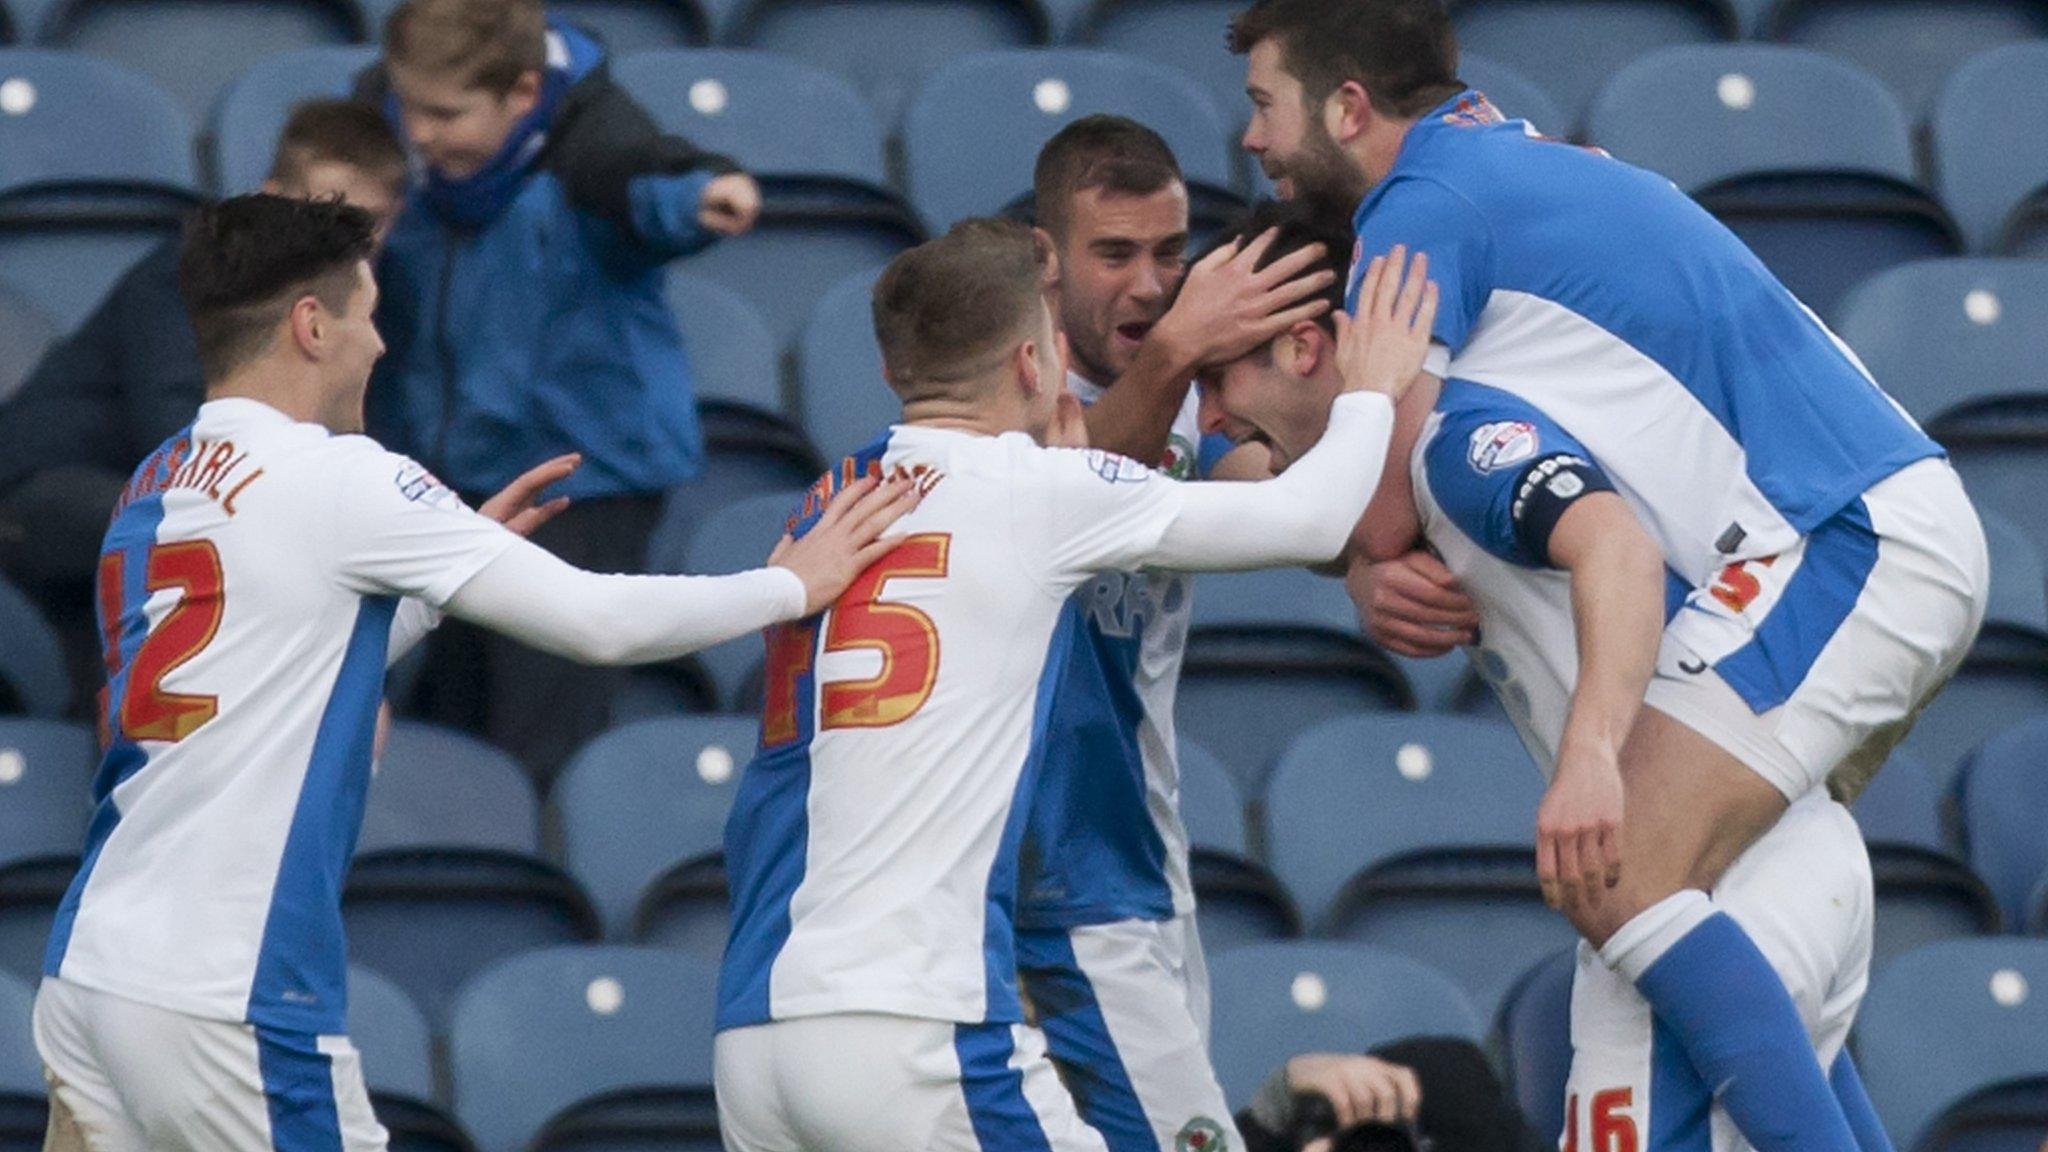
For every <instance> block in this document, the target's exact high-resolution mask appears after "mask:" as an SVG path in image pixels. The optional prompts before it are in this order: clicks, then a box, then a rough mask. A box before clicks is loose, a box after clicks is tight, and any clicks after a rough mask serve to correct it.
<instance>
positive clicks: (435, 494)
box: [392, 460, 455, 504]
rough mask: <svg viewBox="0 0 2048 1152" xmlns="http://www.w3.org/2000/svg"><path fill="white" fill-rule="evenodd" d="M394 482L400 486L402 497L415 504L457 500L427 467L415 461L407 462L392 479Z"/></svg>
mask: <svg viewBox="0 0 2048 1152" xmlns="http://www.w3.org/2000/svg"><path fill="white" fill-rule="evenodd" d="M392 482H393V483H395V484H397V485H398V494H399V495H400V496H403V497H405V498H406V499H407V500H410V501H412V502H413V503H415V504H418V503H421V502H423V501H424V502H426V503H429V504H439V503H441V502H442V501H444V500H453V499H454V498H455V493H453V492H451V491H449V490H448V486H447V485H445V484H443V483H441V481H440V479H439V478H438V477H436V476H435V475H434V474H433V473H432V472H429V471H427V468H426V465H424V464H421V463H419V462H418V461H415V460H407V461H406V462H405V465H404V466H403V467H401V468H400V469H399V470H398V475H397V476H394V477H392Z"/></svg>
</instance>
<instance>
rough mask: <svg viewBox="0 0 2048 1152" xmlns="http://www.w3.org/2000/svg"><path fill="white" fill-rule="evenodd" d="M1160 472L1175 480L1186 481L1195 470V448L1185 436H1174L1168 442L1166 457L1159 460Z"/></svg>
mask: <svg viewBox="0 0 2048 1152" xmlns="http://www.w3.org/2000/svg"><path fill="white" fill-rule="evenodd" d="M1159 470H1160V471H1161V472H1164V473H1166V474H1167V475H1168V476H1171V477H1173V478H1174V479H1175V480H1185V479H1187V478H1188V473H1190V472H1193V471H1194V470H1195V446H1194V445H1192V444H1190V443H1188V438H1187V437H1185V436H1172V437H1169V438H1168V439H1167V441H1166V455H1164V456H1162V457H1160V459H1159Z"/></svg>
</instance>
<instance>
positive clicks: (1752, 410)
mask: <svg viewBox="0 0 2048 1152" xmlns="http://www.w3.org/2000/svg"><path fill="white" fill-rule="evenodd" d="M1469 95H1470V94H1468V97H1469ZM1425 217H1426V218H1427V219H1425ZM1360 220H1361V238H1362V243H1363V245H1364V247H1365V248H1367V249H1375V248H1376V241H1377V242H1380V243H1391V242H1397V241H1401V240H1403V239H1404V238H1409V237H1412V239H1410V242H1411V243H1413V244H1416V245H1419V246H1421V247H1424V248H1426V249H1429V250H1431V255H1432V262H1431V274H1432V275H1433V276H1438V277H1440V278H1441V280H1442V282H1443V284H1444V297H1445V300H1446V305H1445V307H1444V308H1443V310H1442V311H1440V312H1439V315H1438V323H1437V331H1438V335H1439V338H1440V339H1442V340H1443V341H1444V343H1446V344H1447V345H1448V346H1449V348H1450V350H1451V357H1450V362H1449V365H1448V369H1447V371H1445V372H1444V373H1441V374H1443V375H1456V376H1459V377H1462V378H1465V379H1468V380H1474V381H1478V382H1480V383H1483V384H1488V385H1491V386H1493V387H1497V388H1501V389H1503V390H1506V391H1509V392H1513V393H1515V394H1517V395H1520V396H1524V397H1526V398H1527V399H1529V400H1531V401H1532V402H1534V403H1535V404H1537V405H1538V406H1539V407H1541V408H1542V409H1543V410H1544V411H1545V412H1547V413H1549V414H1550V415H1551V416H1552V417H1553V418H1555V419H1556V420H1557V421H1558V422H1559V423H1560V424H1562V425H1563V426H1564V427H1566V428H1568V429H1570V430H1571V431H1572V433H1573V434H1574V435H1576V436H1578V437H1579V438H1580V439H1582V440H1583V441H1585V443H1586V444H1587V446H1588V447H1590V448H1591V449H1592V450H1593V451H1594V452H1596V453H1597V454H1599V456H1600V457H1601V458H1602V460H1603V461H1605V463H1606V465H1607V468H1608V470H1609V471H1610V473H1611V474H1612V475H1613V476H1614V478H1615V481H1616V483H1617V484H1618V485H1619V486H1620V487H1622V488H1623V489H1624V490H1633V491H1636V492H1637V493H1639V494H1640V495H1641V497H1642V503H1643V504H1644V505H1645V506H1646V507H1647V508H1648V509H1650V510H1651V513H1652V514H1651V516H1650V517H1649V523H1650V527H1651V529H1652V531H1653V532H1655V533H1656V534H1657V535H1658V536H1659V538H1660V540H1662V541H1664V542H1665V544H1666V551H1667V553H1669V554H1670V555H1672V557H1673V563H1674V566H1675V567H1677V568H1678V569H1679V570H1680V571H1681V572H1682V573H1683V574H1684V575H1686V576H1687V577H1688V578H1690V579H1693V580H1696V581H1700V580H1704V579H1706V578H1707V577H1708V576H1709V575H1711V574H1712V572H1713V571H1714V570H1715V569H1717V568H1718V567H1719V566H1720V565H1722V564H1725V563H1727V562H1728V560H1729V559H1730V558H1735V559H1744V558H1752V557H1756V556H1762V555H1770V554H1773V553H1776V552H1780V551H1783V550H1785V549H1786V548H1788V547H1790V546H1791V545H1792V544H1793V543H1794V542H1795V541H1796V539H1797V538H1798V536H1799V535H1801V534H1803V533H1806V532H1808V531H1811V530H1812V529H1813V528H1814V527H1815V526H1816V525H1818V524H1819V523H1821V522H1822V521H1824V520H1826V519H1827V518H1828V517H1829V516H1831V515H1833V514H1834V513H1835V512H1837V511H1839V510H1840V509H1841V508H1842V507H1844V506H1845V505H1846V504H1847V503H1848V502H1849V501H1851V500H1853V499H1855V498H1856V497H1857V496H1859V495H1860V494H1861V493H1862V492H1863V491H1865V490H1866V489H1868V488H1869V487H1870V486H1871V485H1873V484H1875V483H1876V482H1877V481H1879V480H1881V479H1883V478H1884V477H1886V476H1888V475H1890V474H1891V473H1893V472H1896V471H1897V470H1899V469H1900V468H1902V467H1904V466H1905V465H1907V464H1910V463H1912V462H1914V461H1916V460H1920V459H1924V458H1926V457H1928V456H1932V455H1935V454H1937V453H1938V452H1939V449H1938V448H1937V447H1936V446H1935V445H1934V444H1933V443H1932V441H1930V440H1928V439H1927V438H1926V437H1925V436H1924V435H1923V434H1921V432H1920V431H1919V429H1918V428H1917V427H1915V426H1914V425H1913V423H1912V421H1911V420H1910V419H1909V418H1908V417H1906V416H1905V415H1904V413H1903V412H1902V411H1901V410H1900V409H1899V408H1898V406H1897V405H1896V404H1894V403H1892V402H1891V401H1890V400H1889V398H1887V397H1886V396H1884V394H1883V393H1882V392H1881V391H1879V390H1878V388H1877V386H1876V385H1875V384H1873V383H1872V382H1871V380H1870V378H1869V376H1868V374H1867V373H1866V372H1865V371H1864V370H1863V368H1862V366H1861V365H1860V364H1859V363H1858V362H1857V361H1856V359H1855V357H1854V356H1853V354H1851V353H1850V352H1849V351H1848V349H1847V348H1846V347H1845V346H1844V345H1843V344H1842V343H1841V342H1840V341H1839V340H1838V339H1836V338H1835V336H1834V334H1833V333H1831V332H1829V331H1828V330H1827V328H1826V327H1825V326H1824V325H1823V324H1822V323H1821V322H1820V321H1819V320H1818V319H1817V318H1815V317H1814V316H1813V314H1812V313H1811V312H1810V311H1809V310H1807V309H1806V308H1805V307H1804V306H1803V305H1801V304H1800V303H1799V301H1798V300H1797V299H1796V298H1795V297H1793V296H1792V294H1791V293H1790V292H1789V291H1787V290H1786V289H1785V287H1784V286H1783V285H1782V284H1780V283H1779V282H1778V280H1777V279H1776V277H1775V276H1773V275H1772V274H1771V272H1770V271H1769V269H1767V268H1766V267H1765V266H1764V265H1763V263H1762V262H1761V261H1759V260H1758V259H1757V258H1756V256H1755V255H1754V254H1753V253H1751V252H1750V251H1749V250H1748V248H1747V247H1745V246H1744V245H1743V243H1742V242H1741V240H1740V239H1738V238H1737V237H1736V236H1735V234H1734V233H1732V232H1730V231H1729V230H1728V229H1727V228H1726V227H1724V226H1723V225H1721V224H1720V223H1719V222H1718V221H1716V220H1715V219H1714V218H1713V217H1712V216H1711V215H1709V214H1708V213H1707V212H1706V211H1705V210H1704V209H1703V208H1701V207H1700V206H1699V205H1698V204H1697V203H1695V202H1693V201H1692V200H1691V199H1690V198H1688V197H1687V196H1686V195H1685V194H1684V193H1682V192H1681V191H1679V190H1678V189H1677V187H1675V186H1674V185H1672V184H1671V182H1670V181H1669V180H1667V179H1665V178H1664V177H1662V176H1659V175H1657V174H1655V173H1652V172H1648V171H1645V170H1643V169H1640V168H1635V167H1633V166H1630V165H1628V164H1625V163H1622V162H1621V161H1619V160H1616V159H1614V158H1612V157H1609V156H1607V155H1606V154H1604V153H1601V152H1598V151H1596V150H1592V149H1586V148H1580V147H1577V146H1574V145H1570V144H1566V143H1563V142H1560V141H1555V140H1549V139H1545V138H1541V137H1535V136H1531V135H1529V134H1528V133H1527V132H1525V131H1524V130H1523V127H1522V126H1521V125H1520V124H1519V123H1516V122H1506V123H1503V122H1500V121H1499V120H1498V114H1497V113H1495V112H1493V111H1492V109H1491V106H1490V105H1486V104H1485V103H1484V102H1483V101H1476V100H1471V99H1469V98H1468V99H1466V100H1465V101H1464V102H1462V103H1453V104H1451V105H1447V106H1446V107H1445V108H1444V109H1440V110H1439V113H1438V114H1435V115H1431V116H1425V117H1424V118H1423V119H1422V120H1421V121H1419V122H1418V123H1417V125H1416V127H1415V128H1414V129H1413V130H1411V136H1410V140H1409V142H1408V144H1407V145H1405V146H1404V149H1403V152H1402V157H1401V160H1400V162H1399V163H1398V165H1397V166H1396V169H1395V172H1394V174H1393V175H1392V176H1391V177H1390V178H1389V179H1388V180H1387V181H1385V182H1383V183H1382V184H1381V185H1380V186H1379V187H1377V188H1375V189H1374V191H1373V192H1372V194H1371V195H1369V196H1368V197H1367V200H1366V201H1365V204H1364V205H1363V206H1362V207H1361V212H1360Z"/></svg>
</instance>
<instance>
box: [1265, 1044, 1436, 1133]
mask: <svg viewBox="0 0 2048 1152" xmlns="http://www.w3.org/2000/svg"><path fill="white" fill-rule="evenodd" d="M1287 1087H1288V1089H1289V1090H1290V1091H1293V1092H1315V1093H1319V1094H1321V1095H1322V1096H1323V1097H1324V1098H1326V1099H1328V1100H1329V1102H1330V1107H1331V1108H1332V1109H1333V1110H1334V1111H1335V1112H1336V1114H1337V1126H1338V1127H1339V1128H1349V1127H1351V1126H1353V1125H1356V1124H1365V1123H1380V1124H1400V1123H1404V1122H1406V1121H1409V1120H1413V1119H1415V1116H1416V1114H1417V1113H1418V1112H1419V1111H1420V1110H1421V1108H1422V1082H1421V1081H1420V1080H1418V1079H1417V1078H1416V1076H1415V1070H1414V1069H1412V1068H1408V1067H1405V1066H1403V1065H1400V1064H1393V1063H1389V1062H1388V1061H1385V1060H1382V1059H1380V1058H1379V1057H1377V1056H1360V1055H1348V1054H1343V1053H1334V1052H1316V1053H1310V1054H1308V1055H1303V1056H1296V1057H1294V1058H1293V1059H1291V1060H1289V1061H1288V1062H1287Z"/></svg>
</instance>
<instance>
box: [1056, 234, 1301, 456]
mask: <svg viewBox="0 0 2048 1152" xmlns="http://www.w3.org/2000/svg"><path fill="white" fill-rule="evenodd" d="M1277 236H1278V231H1277V230H1269V231H1267V232H1265V233H1263V234H1261V235H1259V236H1257V237H1255V238H1254V239H1253V240H1252V241H1251V242H1250V243H1249V244H1244V245H1235V244H1226V245H1224V246H1223V247H1221V248H1218V249H1217V250H1216V251H1214V252H1211V253H1209V254H1208V255H1207V256H1205V257H1203V258H1202V259H1201V260H1200V261H1198V262H1197V263H1196V264H1195V266H1194V267H1193V268H1190V269H1189V270H1188V274H1187V279H1186V280H1184V281H1183V282H1182V283H1181V289H1180V295H1179V296H1177V297H1175V299H1174V302H1173V307H1171V308H1169V309H1167V311H1166V315H1164V316H1161V317H1160V318H1159V322H1158V323H1157V324H1155V325H1153V326H1152V331H1151V332H1150V333H1148V334H1147V336H1146V338H1145V342H1144V344H1143V345H1141V346H1140V347H1139V349H1138V354H1137V357H1136V358H1135V360H1134V361H1133V362H1132V364H1131V366H1130V368H1128V369H1127V370H1125V372H1124V374H1123V375H1122V376H1120V377H1118V378H1117V381H1116V384H1115V386H1114V387H1111V388H1110V389H1109V390H1108V391H1106V392H1104V393H1103V395H1102V398H1101V399H1099V400H1097V401H1096V402H1095V403H1094V404H1093V405H1092V406H1090V407H1089V409H1088V439H1089V441H1090V442H1091V443H1092V444H1094V446H1095V447H1097V448H1103V449H1106V450H1108V451H1111V452H1115V453H1117V454H1118V455H1122V456H1129V457H1130V458H1131V459H1133V460H1148V461H1149V460H1157V459H1159V458H1160V456H1161V455H1162V454H1163V453H1164V452H1165V451H1166V437H1167V434H1168V433H1169V432H1170V431H1171V430H1172V428H1173V420H1174V417H1175V416H1177V415H1179V413H1180V409H1181V404H1182V403H1183V402H1184V401H1185V400H1186V399H1187V394H1188V382H1189V381H1190V380H1192V379H1194V377H1195V375H1196V374H1197V373H1198V372H1200V371H1201V370H1202V369H1203V368H1206V367H1208V366H1209V365H1212V364H1221V363H1224V362H1226V361H1230V360H1235V359H1236V358H1238V357H1239V356H1242V355H1244V354H1245V353H1246V352H1249V351H1251V350H1252V349H1254V348H1257V347H1260V346H1262V345H1264V344H1265V343H1267V342H1268V341H1270V340H1272V339H1273V337H1275V336H1278V335H1279V334H1280V333H1282V332H1285V331H1287V329H1289V328H1290V327H1293V326H1294V325H1295V324H1297V323H1299V322H1301V321H1303V320H1313V319H1315V318H1316V317H1318V316H1320V315H1322V314H1323V313H1324V312H1326V311H1328V310H1329V305H1328V304H1327V303H1325V302H1324V301H1323V300H1321V299H1319V298H1317V297H1318V294H1319V293H1321V292H1322V291H1323V290H1324V289H1326V288H1328V287H1329V286H1330V284H1331V282H1333V281H1334V280H1335V279H1336V277H1337V274H1336V273H1335V272H1333V271H1331V270H1329V269H1327V268H1324V269H1320V270H1317V271H1314V272H1310V271H1309V269H1311V268H1313V267H1315V265H1316V264H1317V262H1319V261H1320V260H1322V259H1323V258H1324V256H1325V255H1326V253H1325V251H1324V249H1323V246H1322V245H1321V244H1311V245H1309V246H1307V247H1305V248H1302V249H1300V250H1299V251H1295V252H1290V253H1288V254H1287V255H1286V256H1283V257H1281V258H1280V259H1278V260H1275V261H1273V262H1272V263H1271V264H1268V265H1267V266H1265V267H1264V268H1261V267H1259V266H1258V265H1259V261H1260V260H1262V259H1264V258H1265V255H1266V251H1267V249H1269V248H1271V247H1272V246H1273V241H1274V239H1275V238H1276V237H1277Z"/></svg>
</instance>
